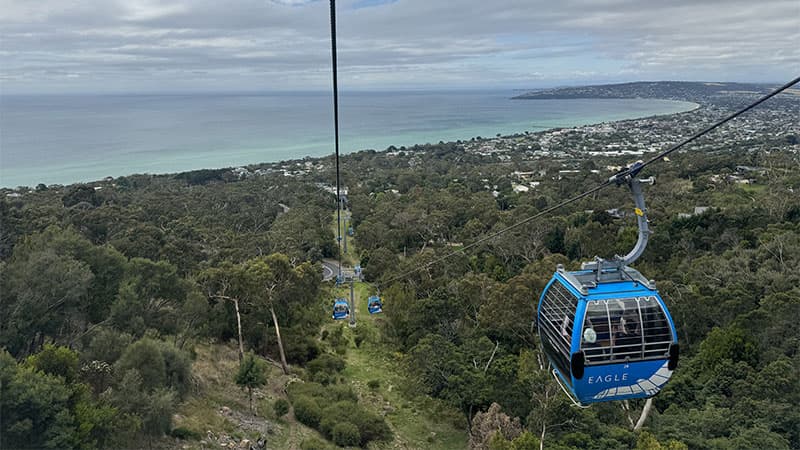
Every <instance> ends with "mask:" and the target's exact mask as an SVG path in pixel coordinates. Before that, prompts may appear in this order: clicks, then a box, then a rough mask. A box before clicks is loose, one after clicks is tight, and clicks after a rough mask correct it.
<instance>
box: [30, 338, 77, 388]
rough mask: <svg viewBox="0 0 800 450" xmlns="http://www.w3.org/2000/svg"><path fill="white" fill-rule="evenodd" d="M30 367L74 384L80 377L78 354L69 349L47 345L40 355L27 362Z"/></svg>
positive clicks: (31, 357) (32, 356) (33, 356)
mask: <svg viewBox="0 0 800 450" xmlns="http://www.w3.org/2000/svg"><path fill="white" fill-rule="evenodd" d="M26 363H27V365H28V366H29V367H32V368H34V369H36V370H38V371H40V372H44V373H47V374H50V375H55V376H58V377H62V378H64V381H66V383H72V382H73V381H75V378H76V377H77V376H78V354H77V353H75V352H74V351H72V350H70V349H69V348H67V347H56V346H55V345H52V344H46V345H45V346H44V348H42V350H41V351H40V352H39V353H36V354H35V355H31V356H29V357H28V359H27V360H26Z"/></svg>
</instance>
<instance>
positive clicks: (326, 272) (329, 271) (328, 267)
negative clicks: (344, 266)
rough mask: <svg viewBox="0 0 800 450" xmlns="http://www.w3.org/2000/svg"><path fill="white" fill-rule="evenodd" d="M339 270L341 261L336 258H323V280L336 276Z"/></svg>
mask: <svg viewBox="0 0 800 450" xmlns="http://www.w3.org/2000/svg"><path fill="white" fill-rule="evenodd" d="M338 272H339V262H338V261H336V260H335V259H323V260H322V281H328V280H330V279H332V278H335V277H336V274H337V273H338Z"/></svg>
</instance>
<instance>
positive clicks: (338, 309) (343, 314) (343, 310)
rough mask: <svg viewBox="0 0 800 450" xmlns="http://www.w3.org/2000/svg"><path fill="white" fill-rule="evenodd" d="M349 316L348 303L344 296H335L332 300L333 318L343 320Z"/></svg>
mask: <svg viewBox="0 0 800 450" xmlns="http://www.w3.org/2000/svg"><path fill="white" fill-rule="evenodd" d="M349 317H350V305H349V304H348V303H347V300H346V299H344V298H337V299H336V301H334V302H333V318H334V320H344V319H347V318H349Z"/></svg>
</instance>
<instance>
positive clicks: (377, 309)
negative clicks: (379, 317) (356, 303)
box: [367, 295, 383, 314]
mask: <svg viewBox="0 0 800 450" xmlns="http://www.w3.org/2000/svg"><path fill="white" fill-rule="evenodd" d="M367 310H368V311H369V313H370V314H380V313H382V312H383V303H382V302H381V298H380V297H378V296H377V295H373V296H372V297H370V298H369V299H368V300H367Z"/></svg>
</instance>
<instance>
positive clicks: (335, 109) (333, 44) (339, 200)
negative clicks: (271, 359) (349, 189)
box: [331, 0, 342, 281]
mask: <svg viewBox="0 0 800 450" xmlns="http://www.w3.org/2000/svg"><path fill="white" fill-rule="evenodd" d="M331 66H332V72H333V134H334V142H335V144H334V146H335V152H336V153H335V155H336V156H335V159H336V243H337V246H338V250H339V252H338V256H339V257H338V262H339V273H338V274H337V281H338V280H340V279H341V278H342V248H341V245H342V196H341V191H340V175H339V82H338V78H337V76H336V75H337V67H336V66H337V63H336V0H331Z"/></svg>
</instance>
